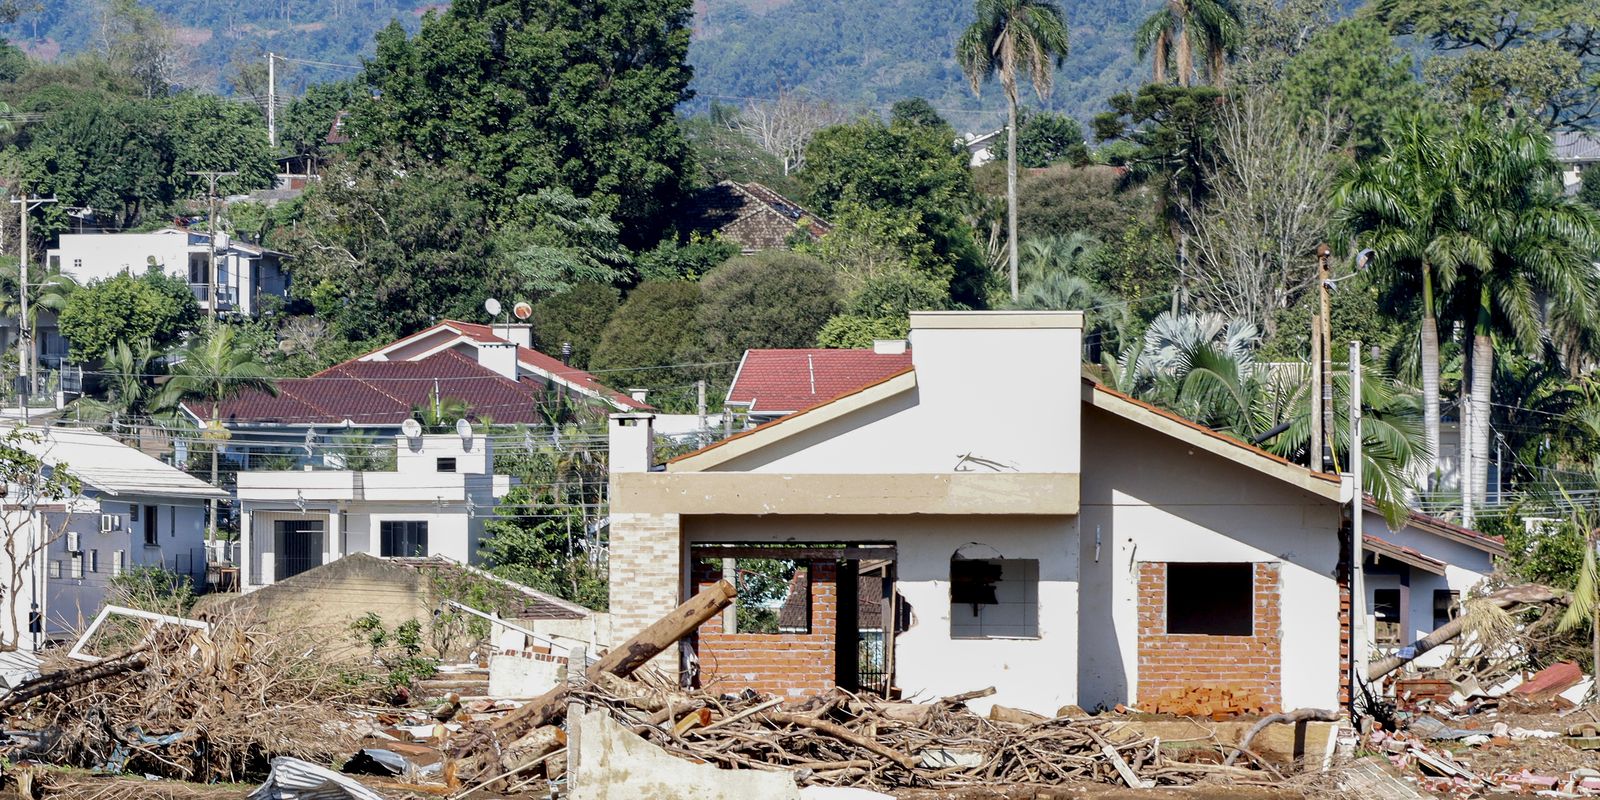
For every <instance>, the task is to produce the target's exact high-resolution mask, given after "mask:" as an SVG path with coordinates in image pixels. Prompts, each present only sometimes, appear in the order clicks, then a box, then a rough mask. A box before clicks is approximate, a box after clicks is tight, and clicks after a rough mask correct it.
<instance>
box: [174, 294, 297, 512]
mask: <svg viewBox="0 0 1600 800" xmlns="http://www.w3.org/2000/svg"><path fill="white" fill-rule="evenodd" d="M178 358H179V359H180V360H179V361H178V363H177V364H174V365H173V367H172V373H171V376H170V377H169V378H168V379H167V383H166V385H165V386H163V387H162V389H161V393H160V395H158V397H157V398H156V402H155V405H156V406H158V407H173V406H176V405H178V404H179V403H181V402H183V401H185V400H195V401H200V402H204V403H208V404H209V405H210V412H211V414H210V418H209V424H208V426H207V428H206V434H205V436H206V438H208V439H211V440H212V442H211V485H213V486H215V485H217V449H218V447H219V446H220V444H221V440H222V439H224V438H226V434H225V432H224V431H223V430H222V427H221V425H220V424H219V423H218V421H217V414H218V411H219V406H221V404H222V401H223V400H227V399H229V398H232V397H237V396H239V395H240V394H243V393H245V392H250V391H257V392H266V393H268V394H271V395H274V396H275V395H277V393H278V385H277V382H276V381H274V380H273V378H272V374H271V373H270V372H268V371H267V368H266V367H265V366H264V365H262V363H261V362H260V361H259V360H257V358H256V354H255V353H254V352H253V351H251V350H250V349H248V348H245V347H241V346H239V345H237V344H235V343H234V338H233V328H232V327H231V326H228V325H213V326H212V327H211V329H210V330H209V331H207V332H206V335H205V337H204V338H195V339H191V340H190V341H189V344H188V346H187V347H185V348H183V350H181V351H179V353H178ZM208 524H209V530H208V531H207V538H208V540H215V539H216V537H217V501H216V500H214V499H213V500H211V501H210V519H209V520H208Z"/></svg>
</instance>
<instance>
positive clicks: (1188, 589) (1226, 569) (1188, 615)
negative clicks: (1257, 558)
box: [1167, 563, 1255, 636]
mask: <svg viewBox="0 0 1600 800" xmlns="http://www.w3.org/2000/svg"><path fill="white" fill-rule="evenodd" d="M1254 595H1255V565H1253V564H1249V563H1244V564H1168V565H1167V633H1187V634H1200V635H1204V636H1249V635H1251V634H1252V633H1254V632H1255V627H1254V625H1255V618H1254V615H1253V609H1252V604H1253V599H1254Z"/></svg>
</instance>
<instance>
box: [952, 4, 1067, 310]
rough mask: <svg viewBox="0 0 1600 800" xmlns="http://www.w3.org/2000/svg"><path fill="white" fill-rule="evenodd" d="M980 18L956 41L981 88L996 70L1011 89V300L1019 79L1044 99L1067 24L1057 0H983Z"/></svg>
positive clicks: (960, 58)
mask: <svg viewBox="0 0 1600 800" xmlns="http://www.w3.org/2000/svg"><path fill="white" fill-rule="evenodd" d="M976 10H977V16H978V18H977V20H976V21H974V22H973V23H972V24H971V25H970V26H968V27H967V29H966V31H964V32H962V34H961V39H960V40H959V41H958V42H956V61H957V63H959V64H960V65H961V71H962V72H964V73H966V75H967V80H968V81H969V82H971V84H972V91H973V93H974V94H978V93H980V91H981V88H982V86H983V82H984V81H986V80H988V79H989V78H990V77H991V76H998V77H999V78H1000V86H1001V88H1003V89H1004V90H1005V93H1006V120H1007V122H1006V236H1007V238H1008V242H1007V247H1008V257H1009V261H1010V266H1011V300H1012V301H1013V302H1015V301H1016V300H1017V297H1018V288H1017V245H1018V242H1017V103H1018V93H1017V80H1018V78H1019V77H1020V76H1022V75H1024V74H1026V75H1027V76H1028V79H1029V80H1030V81H1032V83H1033V90H1034V92H1035V93H1036V94H1037V95H1038V96H1039V99H1041V100H1043V99H1044V98H1045V97H1047V96H1048V95H1049V94H1050V85H1051V83H1052V78H1053V72H1052V70H1054V69H1055V68H1057V67H1060V66H1061V64H1062V62H1063V61H1065V60H1066V57H1067V24H1066V22H1065V20H1063V19H1062V16H1061V9H1060V8H1059V7H1058V6H1057V5H1056V4H1055V2H1054V0H977V8H976Z"/></svg>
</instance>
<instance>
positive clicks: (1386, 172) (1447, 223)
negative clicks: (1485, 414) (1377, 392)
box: [1334, 116, 1482, 488]
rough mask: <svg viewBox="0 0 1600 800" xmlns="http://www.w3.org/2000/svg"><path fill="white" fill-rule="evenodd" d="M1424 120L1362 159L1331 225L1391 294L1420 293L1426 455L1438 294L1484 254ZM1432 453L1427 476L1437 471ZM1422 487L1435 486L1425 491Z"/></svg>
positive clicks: (1435, 386) (1450, 164)
mask: <svg viewBox="0 0 1600 800" xmlns="http://www.w3.org/2000/svg"><path fill="white" fill-rule="evenodd" d="M1431 128H1432V126H1431V125H1430V124H1429V121H1428V120H1426V119H1423V118H1421V117H1420V116H1419V117H1412V118H1411V119H1409V120H1407V121H1406V122H1404V123H1403V124H1402V125H1400V126H1398V127H1396V128H1395V129H1393V130H1391V131H1390V132H1389V133H1388V134H1387V135H1386V136H1385V137H1384V145H1385V146H1384V150H1383V154H1382V155H1380V156H1379V157H1377V158H1374V159H1369V160H1366V161H1364V162H1361V163H1360V164H1358V165H1357V166H1356V168H1355V169H1354V170H1352V172H1351V173H1350V174H1349V176H1348V177H1347V178H1346V179H1345V180H1344V181H1343V183H1342V184H1341V185H1340V186H1339V188H1338V189H1337V191H1336V192H1335V195H1334V204H1335V208H1336V209H1337V211H1336V219H1335V225H1336V227H1337V228H1339V229H1340V230H1341V232H1342V233H1343V234H1345V235H1349V236H1352V237H1354V239H1355V241H1356V245H1357V247H1363V248H1369V249H1371V250H1372V251H1373V253H1374V257H1373V259H1372V263H1371V266H1372V267H1373V268H1374V269H1376V270H1377V271H1378V273H1379V275H1380V280H1381V281H1382V282H1383V283H1386V284H1388V287H1389V289H1390V290H1391V292H1399V293H1404V294H1410V293H1417V294H1420V296H1421V307H1422V321H1421V323H1422V324H1421V331H1420V333H1419V334H1418V339H1419V357H1420V362H1421V373H1422V413H1423V430H1424V433H1425V435H1426V437H1427V452H1428V453H1429V454H1436V453H1438V452H1439V425H1440V401H1439V371H1440V361H1439V322H1438V312H1439V308H1440V305H1441V304H1440V302H1439V301H1440V299H1441V298H1440V297H1438V296H1437V294H1438V291H1439V290H1441V289H1443V290H1448V289H1449V288H1450V287H1452V286H1453V285H1454V284H1455V281H1456V276H1457V275H1458V273H1459V270H1460V268H1461V266H1462V262H1463V261H1464V260H1466V259H1467V258H1470V257H1471V254H1472V253H1475V252H1479V251H1481V250H1482V243H1481V242H1479V241H1478V240H1476V238H1475V237H1474V236H1473V234H1472V232H1471V231H1470V230H1465V229H1463V222H1464V221H1465V220H1463V219H1462V217H1461V214H1460V213H1459V206H1460V203H1461V201H1462V200H1463V198H1462V196H1461V193H1460V191H1461V189H1462V188H1463V186H1462V183H1461V180H1462V176H1461V175H1460V174H1459V172H1458V171H1457V170H1458V169H1459V163H1458V161H1457V160H1456V159H1454V158H1452V157H1451V150H1452V147H1453V145H1454V143H1453V142H1451V141H1447V140H1445V139H1442V138H1440V137H1438V136H1435V135H1434V134H1433V132H1432V129H1431ZM1432 457H1433V456H1432V455H1430V456H1429V458H1430V462H1429V463H1428V469H1427V474H1428V475H1429V476H1430V478H1429V480H1430V481H1431V480H1432V476H1433V475H1434V473H1435V471H1436V468H1435V465H1434V464H1433V463H1432V461H1431V459H1432ZM1425 488H1432V487H1431V486H1430V487H1425Z"/></svg>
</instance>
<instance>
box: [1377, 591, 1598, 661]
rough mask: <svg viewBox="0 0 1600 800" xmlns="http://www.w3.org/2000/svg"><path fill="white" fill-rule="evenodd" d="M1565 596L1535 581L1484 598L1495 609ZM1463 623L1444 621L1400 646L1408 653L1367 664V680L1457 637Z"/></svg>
mask: <svg viewBox="0 0 1600 800" xmlns="http://www.w3.org/2000/svg"><path fill="white" fill-rule="evenodd" d="M1566 599H1567V593H1566V592H1563V591H1560V590H1558V589H1552V588H1550V587H1548V586H1540V585H1539V584H1536V583H1530V584H1525V585H1522V586H1511V587H1507V588H1505V589H1501V590H1500V591H1498V592H1494V593H1492V594H1490V595H1489V596H1488V597H1486V598H1484V600H1485V601H1487V602H1489V603H1492V604H1494V605H1495V606H1496V607H1497V608H1510V607H1512V606H1517V605H1529V604H1533V603H1555V602H1565V601H1566ZM1465 626H1466V621H1465V619H1464V618H1463V617H1456V618H1455V619H1453V620H1450V621H1449V622H1446V623H1445V624H1443V625H1441V626H1439V627H1438V628H1436V629H1435V630H1434V632H1433V633H1430V634H1428V635H1427V636H1424V637H1422V638H1421V639H1418V640H1417V641H1415V642H1412V643H1411V646H1410V647H1408V648H1402V650H1410V651H1411V652H1410V653H1409V654H1408V655H1405V656H1400V655H1392V656H1388V657H1386V658H1380V659H1378V660H1377V661H1373V662H1370V663H1368V664H1367V680H1369V681H1375V680H1377V679H1379V678H1381V677H1383V676H1385V675H1388V674H1389V673H1391V672H1394V671H1395V670H1397V669H1399V668H1401V667H1403V666H1405V665H1406V664H1408V663H1410V662H1411V661H1413V660H1414V659H1416V658H1417V657H1419V656H1421V655H1422V654H1423V653H1426V652H1428V651H1429V650H1432V649H1434V648H1435V647H1438V646H1439V645H1442V644H1444V643H1445V642H1448V641H1450V640H1451V639H1454V638H1456V637H1457V636H1460V635H1461V632H1462V630H1463V629H1464V628H1465Z"/></svg>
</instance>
